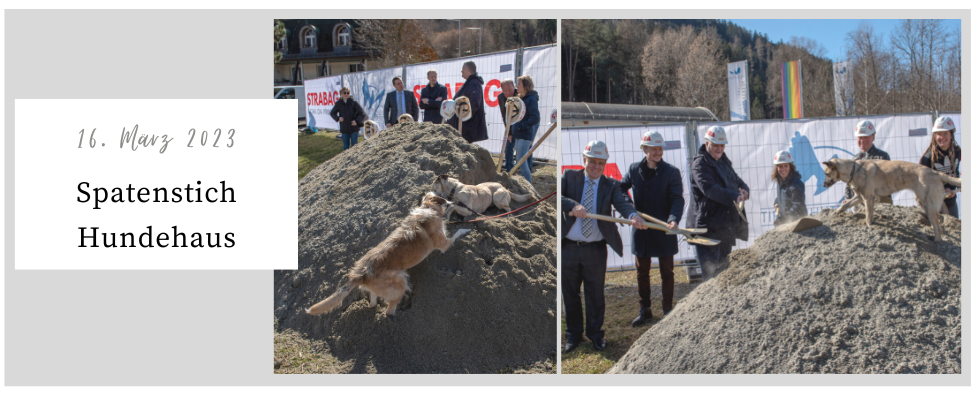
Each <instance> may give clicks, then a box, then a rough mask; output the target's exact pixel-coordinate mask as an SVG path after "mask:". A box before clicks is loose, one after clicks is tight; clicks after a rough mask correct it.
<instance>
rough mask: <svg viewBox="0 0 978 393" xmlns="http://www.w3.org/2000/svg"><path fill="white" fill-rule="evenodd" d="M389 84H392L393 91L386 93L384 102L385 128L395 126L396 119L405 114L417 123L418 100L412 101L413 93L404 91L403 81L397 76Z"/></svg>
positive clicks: (419, 111)
mask: <svg viewBox="0 0 978 393" xmlns="http://www.w3.org/2000/svg"><path fill="white" fill-rule="evenodd" d="M391 83H393V84H394V90H395V91H392V92H390V93H388V94H387V101H386V102H384V119H385V120H387V126H388V127H390V126H391V125H394V124H397V118H398V117H401V115H403V114H405V113H407V114H409V115H411V117H413V118H414V121H418V114H419V113H421V110H420V109H419V108H418V100H416V99H414V93H413V92H410V91H405V90H404V81H402V80H401V77H399V76H395V77H394V79H393V80H391Z"/></svg>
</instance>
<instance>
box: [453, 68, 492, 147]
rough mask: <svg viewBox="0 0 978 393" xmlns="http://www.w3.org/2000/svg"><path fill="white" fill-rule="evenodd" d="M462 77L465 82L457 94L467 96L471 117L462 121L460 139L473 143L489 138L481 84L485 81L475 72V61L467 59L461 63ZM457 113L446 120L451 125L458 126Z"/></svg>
mask: <svg viewBox="0 0 978 393" xmlns="http://www.w3.org/2000/svg"><path fill="white" fill-rule="evenodd" d="M462 78H465V83H464V84H462V88H461V89H459V91H458V94H456V97H458V96H466V97H468V98H469V104H470V105H471V106H472V117H471V118H470V119H469V120H467V121H464V122H462V139H465V140H466V141H467V142H469V143H475V142H479V141H484V140H487V139H489V128H488V127H487V126H486V110H485V100H483V98H482V85H483V84H484V83H485V81H484V80H482V77H481V76H479V74H477V73H476V68H475V62H474V61H471V60H470V61H467V62H465V63H464V64H462ZM458 121H459V118H458V115H457V114H456V115H455V116H452V119H451V120H449V121H448V124H450V125H451V126H452V127H455V128H458Z"/></svg>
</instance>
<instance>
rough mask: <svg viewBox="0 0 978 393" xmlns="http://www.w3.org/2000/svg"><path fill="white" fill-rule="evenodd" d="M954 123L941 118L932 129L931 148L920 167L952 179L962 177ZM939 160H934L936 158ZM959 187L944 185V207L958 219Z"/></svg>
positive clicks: (928, 148) (959, 147)
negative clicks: (945, 195)
mask: <svg viewBox="0 0 978 393" xmlns="http://www.w3.org/2000/svg"><path fill="white" fill-rule="evenodd" d="M954 127H955V126H954V121H952V120H951V118H950V117H947V116H941V117H938V118H937V120H936V121H935V122H934V127H933V128H931V130H930V132H931V138H930V146H928V147H927V151H926V152H924V155H923V156H921V157H920V165H923V166H925V167H928V168H930V169H933V170H935V171H938V172H940V173H943V174H945V175H948V176H951V177H961V169H960V166H961V146H960V145H958V143H957V142H956V141H955V140H954ZM935 156H936V157H937V159H934V157H935ZM957 190H958V187H956V186H952V185H950V184H945V185H944V193H945V194H947V195H948V197H946V198H944V205H945V206H947V211H948V214H950V215H952V216H954V217H958V196H957Z"/></svg>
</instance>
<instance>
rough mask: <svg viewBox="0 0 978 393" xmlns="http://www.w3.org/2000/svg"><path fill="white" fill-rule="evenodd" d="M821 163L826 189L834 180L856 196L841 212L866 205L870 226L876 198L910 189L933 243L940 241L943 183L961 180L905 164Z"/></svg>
mask: <svg viewBox="0 0 978 393" xmlns="http://www.w3.org/2000/svg"><path fill="white" fill-rule="evenodd" d="M822 164H825V182H824V184H823V186H824V187H825V188H829V187H830V186H831V185H833V184H835V183H836V182H838V181H843V182H846V183H849V187H851V188H852V190H853V191H854V192H855V193H856V196H855V197H854V198H852V199H850V200H849V201H848V202H846V203H845V204H843V205H842V206H841V207H839V210H837V211H836V212H835V214H839V213H842V212H844V211H846V210H847V209H849V208H850V207H852V205H854V204H856V203H859V202H860V201H862V202H863V203H864V204H865V206H866V225H873V203H874V202H875V199H876V197H881V196H888V195H890V194H892V193H894V192H897V191H900V190H912V191H913V193H914V196H915V199H916V200H917V204H919V205H920V207H922V208H923V209H924V215H926V216H927V219H928V220H929V221H930V224H931V226H933V227H934V239H933V240H934V241H940V240H941V226H940V223H939V222H938V216H937V214H938V212H941V211H946V209H947V207H946V206H944V183H947V184H952V185H955V186H958V187H960V186H961V179H958V178H953V177H950V176H948V175H945V174H943V173H940V172H937V171H935V170H933V169H930V168H928V167H925V166H923V165H918V164H915V163H912V162H906V161H888V160H858V161H854V160H841V159H838V158H833V159H831V160H829V161H826V162H823V163H822Z"/></svg>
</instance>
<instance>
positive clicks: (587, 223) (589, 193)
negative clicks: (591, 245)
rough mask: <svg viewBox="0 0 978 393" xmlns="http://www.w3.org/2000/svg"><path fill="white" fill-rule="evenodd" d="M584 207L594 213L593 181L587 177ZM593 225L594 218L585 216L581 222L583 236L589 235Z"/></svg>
mask: <svg viewBox="0 0 978 393" xmlns="http://www.w3.org/2000/svg"><path fill="white" fill-rule="evenodd" d="M584 209H585V210H587V212H588V213H591V214H594V181H593V180H591V179H587V190H584ZM593 227H594V219H593V218H588V217H585V218H584V221H583V222H581V233H583V234H584V237H585V238H587V237H591V229H592V228H593Z"/></svg>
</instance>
